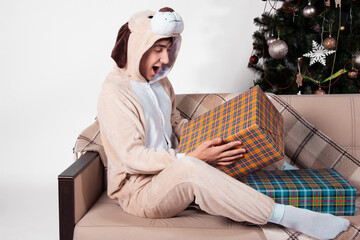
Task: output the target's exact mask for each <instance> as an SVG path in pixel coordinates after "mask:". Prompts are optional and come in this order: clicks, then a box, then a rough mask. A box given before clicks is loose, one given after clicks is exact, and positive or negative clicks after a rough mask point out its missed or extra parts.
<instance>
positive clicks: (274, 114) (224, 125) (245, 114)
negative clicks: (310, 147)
mask: <svg viewBox="0 0 360 240" xmlns="http://www.w3.org/2000/svg"><path fill="white" fill-rule="evenodd" d="M216 137H221V138H222V139H223V143H227V142H230V141H234V140H240V141H242V142H243V146H242V147H244V148H245V149H246V150H247V152H246V154H245V155H244V158H242V159H239V161H236V162H234V163H233V164H231V165H229V166H219V165H217V166H215V167H216V168H218V169H220V170H221V171H223V172H225V173H226V174H228V175H230V176H232V177H237V178H238V177H241V176H244V175H246V174H248V173H250V172H253V171H256V170H258V169H260V168H263V167H265V166H267V165H269V164H271V163H274V162H276V161H278V160H280V159H282V158H283V156H284V142H283V120H282V116H281V115H280V113H279V112H278V111H277V109H276V108H275V106H274V105H273V104H272V103H271V102H270V100H269V99H268V98H267V97H266V95H265V94H264V92H263V91H262V90H261V89H260V87H259V86H255V87H253V88H252V89H250V90H249V91H247V92H244V93H242V94H240V95H239V96H237V97H235V98H233V99H231V100H229V101H227V102H225V103H223V104H222V105H220V106H218V107H216V108H214V109H212V110H210V111H208V112H206V113H205V114H203V115H201V116H199V117H197V118H194V119H192V120H190V121H189V122H188V123H187V124H186V125H185V126H184V129H183V132H182V136H181V140H180V145H179V152H181V153H186V152H191V151H193V150H194V149H195V148H196V147H197V146H198V145H199V144H201V143H202V142H204V141H207V140H211V139H214V138H216Z"/></svg>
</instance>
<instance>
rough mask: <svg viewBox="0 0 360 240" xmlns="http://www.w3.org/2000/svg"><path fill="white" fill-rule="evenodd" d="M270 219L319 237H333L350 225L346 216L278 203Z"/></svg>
mask: <svg viewBox="0 0 360 240" xmlns="http://www.w3.org/2000/svg"><path fill="white" fill-rule="evenodd" d="M268 221H269V222H272V223H276V224H280V225H282V226H284V227H287V228H292V229H294V230H296V231H298V232H302V233H305V234H307V235H309V236H311V237H314V238H317V239H333V238H335V237H336V236H337V235H338V234H339V233H341V232H343V231H345V230H346V229H347V228H348V227H349V225H350V222H349V221H348V220H347V219H345V218H341V217H337V216H334V215H331V214H328V213H318V212H313V211H310V210H307V209H302V208H296V207H293V206H290V205H283V204H277V203H275V206H274V210H273V212H272V214H271V216H270V218H269V220H268Z"/></svg>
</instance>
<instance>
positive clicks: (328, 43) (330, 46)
mask: <svg viewBox="0 0 360 240" xmlns="http://www.w3.org/2000/svg"><path fill="white" fill-rule="evenodd" d="M323 46H324V48H325V49H327V50H334V49H335V48H336V40H335V38H333V37H331V36H330V37H328V38H326V39H325V40H324V42H323Z"/></svg>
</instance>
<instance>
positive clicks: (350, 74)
mask: <svg viewBox="0 0 360 240" xmlns="http://www.w3.org/2000/svg"><path fill="white" fill-rule="evenodd" d="M358 75H359V73H358V71H356V70H351V71H349V72H348V77H349V78H351V79H355V78H357V77H358Z"/></svg>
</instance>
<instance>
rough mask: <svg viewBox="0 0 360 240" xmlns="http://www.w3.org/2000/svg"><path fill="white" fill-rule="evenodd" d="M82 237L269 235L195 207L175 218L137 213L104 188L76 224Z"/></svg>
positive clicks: (197, 237) (158, 238)
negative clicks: (112, 196) (150, 217)
mask: <svg viewBox="0 0 360 240" xmlns="http://www.w3.org/2000/svg"><path fill="white" fill-rule="evenodd" d="M115 236H117V237H115ZM114 237H115V238H114ZM79 239H86V240H91V239H96V240H98V239H102V240H106V239H157V240H160V239H181V240H182V239H189V240H191V239H197V240H198V239H206V240H209V239H224V240H226V239H237V240H239V239H266V238H265V235H264V233H263V231H262V230H261V228H260V227H258V226H254V225H245V224H242V223H237V222H234V221H232V220H230V219H228V218H225V217H220V216H212V215H209V214H206V213H205V212H203V211H201V210H198V209H196V208H191V207H190V208H188V209H186V210H185V211H183V212H181V213H180V214H178V215H177V216H175V217H172V218H165V219H148V218H140V217H136V216H133V215H130V214H127V213H125V212H124V211H123V210H122V209H121V207H120V206H119V205H117V204H116V203H115V202H114V201H113V200H111V199H110V198H108V196H107V195H106V192H104V193H103V194H102V196H101V197H100V198H99V200H98V201H97V202H96V203H95V204H94V206H93V207H92V208H91V209H90V210H89V211H88V212H87V213H86V214H85V216H84V217H83V218H82V219H81V220H80V221H79V222H78V223H77V224H76V226H75V230H74V240H79Z"/></svg>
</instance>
